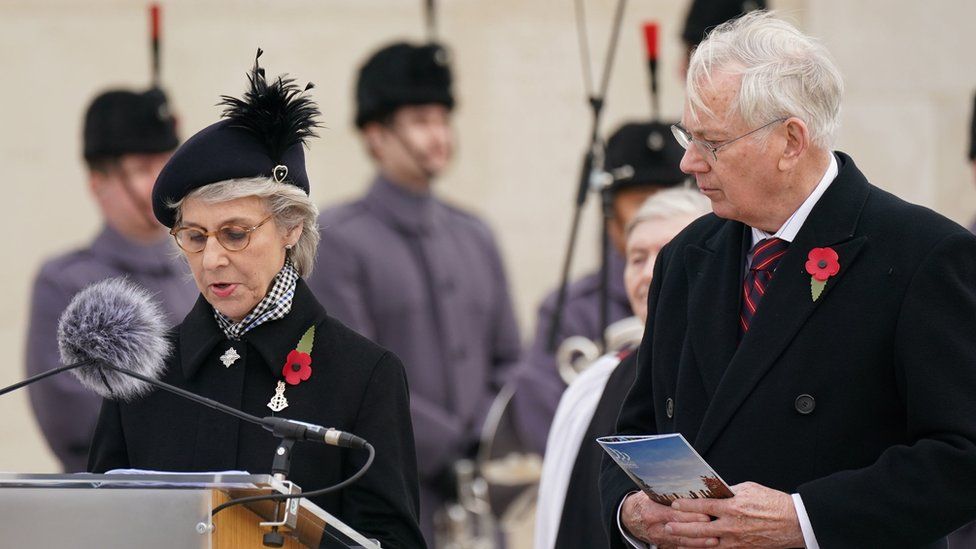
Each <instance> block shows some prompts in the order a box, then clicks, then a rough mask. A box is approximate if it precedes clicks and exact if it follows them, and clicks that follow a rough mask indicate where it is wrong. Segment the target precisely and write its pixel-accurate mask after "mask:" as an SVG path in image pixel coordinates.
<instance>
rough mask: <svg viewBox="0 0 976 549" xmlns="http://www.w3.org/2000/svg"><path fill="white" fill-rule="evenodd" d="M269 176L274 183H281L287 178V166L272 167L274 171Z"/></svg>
mask: <svg viewBox="0 0 976 549" xmlns="http://www.w3.org/2000/svg"><path fill="white" fill-rule="evenodd" d="M271 175H272V176H273V177H274V180H275V181H277V182H278V183H281V182H282V181H284V180H285V178H286V177H288V166H285V165H284V164H278V165H277V166H275V167H274V171H272V172H271Z"/></svg>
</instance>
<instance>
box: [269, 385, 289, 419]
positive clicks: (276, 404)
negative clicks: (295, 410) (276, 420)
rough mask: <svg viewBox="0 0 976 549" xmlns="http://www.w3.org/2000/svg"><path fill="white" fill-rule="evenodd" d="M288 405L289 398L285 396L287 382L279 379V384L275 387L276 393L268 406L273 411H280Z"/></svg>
mask: <svg viewBox="0 0 976 549" xmlns="http://www.w3.org/2000/svg"><path fill="white" fill-rule="evenodd" d="M287 407H288V399H287V398H285V382H284V381H279V382H278V386H277V387H275V394H274V396H273V397H271V400H269V401H268V408H271V411H272V412H280V411H282V410H284V409H285V408H287Z"/></svg>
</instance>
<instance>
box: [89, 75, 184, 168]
mask: <svg viewBox="0 0 976 549" xmlns="http://www.w3.org/2000/svg"><path fill="white" fill-rule="evenodd" d="M83 136H84V139H83V141H84V150H83V153H82V154H83V156H84V157H85V160H87V161H88V162H93V161H96V160H100V159H104V158H113V157H118V156H122V155H123V154H138V153H160V152H167V151H171V150H173V149H175V148H176V146H177V145H178V144H179V139H178V138H177V136H176V120H175V119H174V118H173V115H172V114H171V113H170V110H169V106H168V104H167V103H166V94H165V93H163V90H160V89H159V88H152V89H149V90H147V91H145V92H142V93H136V92H132V91H128V90H110V91H106V92H104V93H101V94H99V95H98V96H97V97H96V98H95V99H94V100H92V102H91V105H89V106H88V110H87V111H86V112H85V127H84V131H83Z"/></svg>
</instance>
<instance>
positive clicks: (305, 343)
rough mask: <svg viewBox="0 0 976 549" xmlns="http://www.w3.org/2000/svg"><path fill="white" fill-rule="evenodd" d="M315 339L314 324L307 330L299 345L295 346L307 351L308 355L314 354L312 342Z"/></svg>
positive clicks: (303, 351) (301, 350)
mask: <svg viewBox="0 0 976 549" xmlns="http://www.w3.org/2000/svg"><path fill="white" fill-rule="evenodd" d="M314 341H315V325H314V324H313V325H312V327H310V328H309V329H308V330H305V335H303V336H302V339H301V340H300V341H299V342H298V347H295V349H297V350H298V351H300V352H302V353H305V354H307V355H310V354H312V343H313V342H314Z"/></svg>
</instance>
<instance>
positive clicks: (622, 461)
mask: <svg viewBox="0 0 976 549" xmlns="http://www.w3.org/2000/svg"><path fill="white" fill-rule="evenodd" d="M597 442H598V443H600V446H602V447H603V449H604V450H606V452H607V453H608V454H610V457H612V458H613V460H614V461H615V462H617V465H619V466H620V468H621V469H623V470H624V471H625V472H626V473H627V475H629V476H630V478H631V479H633V480H634V482H636V483H637V485H638V486H640V488H641V490H643V491H644V493H645V494H647V495H648V497H650V498H651V499H652V500H654V501H656V502H657V503H660V504H662V505H671V502H672V501H674V500H676V499H679V498H693V499H698V498H730V497H732V495H733V494H732V490H730V489H729V487H728V485H727V484H725V481H723V480H722V479H721V477H719V476H718V474H716V473H715V471H714V470H712V468H711V467H710V466H709V465H708V463H706V462H705V460H703V459H702V458H701V456H699V455H698V452H696V451H695V449H694V448H692V447H691V445H690V444H688V442H687V441H686V440H685V438H684V437H683V436H681V434H680V433H675V434H670V435H657V436H622V437H615V436H610V437H601V438H598V439H597Z"/></svg>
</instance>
